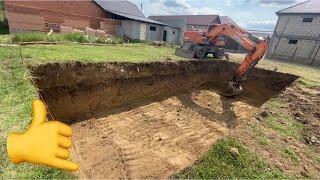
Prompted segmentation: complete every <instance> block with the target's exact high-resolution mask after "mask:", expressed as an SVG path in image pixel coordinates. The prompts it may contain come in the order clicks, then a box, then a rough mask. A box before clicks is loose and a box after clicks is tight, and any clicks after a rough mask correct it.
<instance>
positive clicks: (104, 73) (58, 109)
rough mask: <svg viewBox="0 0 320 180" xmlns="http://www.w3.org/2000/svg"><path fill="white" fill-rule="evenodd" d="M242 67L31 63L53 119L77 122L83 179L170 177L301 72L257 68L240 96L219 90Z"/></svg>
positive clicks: (247, 119) (213, 63)
mask: <svg viewBox="0 0 320 180" xmlns="http://www.w3.org/2000/svg"><path fill="white" fill-rule="evenodd" d="M236 67H237V64H235V63H230V62H227V61H179V62H163V63H160V62H153V63H140V64H130V63H100V64H99V63H98V64H90V63H88V64H82V63H70V64H46V65H41V66H36V67H30V69H31V71H32V73H33V75H34V76H35V77H36V78H35V82H36V85H37V86H38V88H39V89H40V94H41V96H42V97H43V98H44V100H45V102H46V103H47V105H48V107H49V111H50V112H51V114H52V116H53V117H54V119H59V120H61V121H63V122H65V123H69V124H70V125H72V127H73V130H74V135H73V142H74V146H73V158H74V159H75V160H76V161H77V162H79V163H80V166H81V168H80V177H81V178H167V177H169V176H170V175H172V174H173V173H176V172H178V171H180V170H182V169H184V168H186V167H187V166H190V165H192V164H193V163H194V162H195V161H196V160H197V159H199V158H200V157H202V156H203V154H204V153H206V152H207V151H208V150H209V148H210V147H211V146H212V145H213V144H214V143H215V142H216V141H217V140H218V139H220V138H223V137H226V136H228V135H230V134H233V132H237V131H238V129H240V130H241V127H242V126H245V125H246V124H247V122H251V121H250V119H251V118H252V117H254V116H255V114H256V113H257V112H259V108H260V107H261V106H262V105H263V104H264V103H265V102H267V101H268V100H270V99H271V98H273V97H274V96H277V95H279V94H281V93H283V90H285V89H286V87H289V86H290V85H291V84H292V83H293V82H294V81H295V80H296V79H297V78H298V77H297V76H294V75H290V74H283V73H278V72H273V71H268V70H263V69H258V68H256V69H254V71H253V72H252V74H251V76H250V78H249V79H248V80H247V82H246V83H245V84H244V92H243V94H242V95H240V96H238V97H236V98H231V99H229V98H225V97H223V96H220V92H221V90H222V89H223V88H224V87H226V85H227V83H228V80H230V79H231V76H232V74H233V72H234V70H235V69H236ZM315 116H317V114H315ZM240 130H239V134H243V133H246V131H240ZM248 136H249V134H243V137H248ZM241 137H242V136H241ZM241 137H240V138H241ZM244 141H245V140H244Z"/></svg>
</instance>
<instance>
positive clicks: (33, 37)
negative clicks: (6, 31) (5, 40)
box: [12, 32, 47, 42]
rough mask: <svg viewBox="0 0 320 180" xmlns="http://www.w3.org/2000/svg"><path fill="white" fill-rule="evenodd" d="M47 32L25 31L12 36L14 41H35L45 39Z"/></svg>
mask: <svg viewBox="0 0 320 180" xmlns="http://www.w3.org/2000/svg"><path fill="white" fill-rule="evenodd" d="M46 36H47V35H46V34H44V33H40V32H24V33H20V34H15V35H13V37H12V41H13V42H33V41H45V40H46Z"/></svg>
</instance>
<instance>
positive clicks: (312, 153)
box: [231, 83, 320, 179]
mask: <svg viewBox="0 0 320 180" xmlns="http://www.w3.org/2000/svg"><path fill="white" fill-rule="evenodd" d="M319 93H320V91H319V90H318V89H310V88H301V86H300V85H298V84H297V83H294V84H292V85H291V86H290V87H288V88H286V90H285V91H283V92H282V93H281V94H279V95H278V96H276V98H279V99H281V100H282V101H284V103H285V104H287V105H288V106H283V107H281V108H282V111H284V112H287V113H288V115H290V116H291V117H293V118H294V120H296V121H298V122H300V123H301V124H302V125H303V130H302V138H303V139H295V138H293V137H290V136H289V137H286V136H283V135H281V134H279V133H278V132H276V131H274V130H273V129H271V128H270V127H268V126H267V125H266V122H265V121H266V119H265V118H266V116H265V114H269V115H270V114H274V113H275V112H270V109H269V108H268V107H264V106H262V107H260V108H259V110H258V112H257V113H255V115H254V116H253V117H252V118H251V119H250V120H248V121H247V122H246V123H243V124H241V125H239V126H237V127H236V128H234V129H233V130H232V131H231V136H232V137H235V138H237V139H239V140H240V141H241V142H243V143H244V144H245V146H246V147H247V148H248V149H250V150H251V151H252V152H254V153H258V154H259V156H260V157H262V158H263V159H264V160H265V161H267V162H268V163H269V164H270V165H273V166H275V167H277V168H279V169H280V170H281V171H283V172H285V173H286V174H288V175H291V176H292V177H295V178H306V177H309V178H311V177H312V178H314V179H319V178H320V173H319V172H320V158H319V152H320V144H319V143H320V141H319V139H320V137H319V132H320V129H319V127H320V118H319V116H318V112H320V98H319V97H320V96H319V95H320V94H319ZM269 115H267V116H269ZM253 127H259V129H260V130H261V131H262V132H263V133H264V134H265V135H266V138H267V139H268V142H269V143H270V144H268V145H265V144H261V143H260V142H258V139H257V138H256V136H257V135H256V134H254V133H253V132H252V128H253ZM283 149H291V150H292V151H293V152H294V153H295V154H296V156H297V159H296V160H294V161H293V160H292V159H290V158H287V157H285V156H284V154H283V152H281V151H280V150H283Z"/></svg>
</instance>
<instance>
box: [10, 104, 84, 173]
mask: <svg viewBox="0 0 320 180" xmlns="http://www.w3.org/2000/svg"><path fill="white" fill-rule="evenodd" d="M71 134H72V129H71V128H70V127H69V126H67V125H65V124H63V123H61V122H58V121H50V122H48V121H47V110H46V106H45V104H44V103H43V102H42V101H40V100H35V101H33V102H32V123H31V125H30V127H29V129H28V130H27V131H26V132H25V133H12V134H10V135H9V137H8V140H7V151H8V156H9V158H10V160H11V161H12V162H13V163H15V164H19V163H21V162H31V163H36V164H43V165H47V166H52V167H56V168H59V169H64V170H68V171H76V170H78V168H79V166H78V165H77V164H76V163H73V162H71V161H68V160H67V159H68V158H69V157H70V152H69V150H68V149H69V148H70V147H71Z"/></svg>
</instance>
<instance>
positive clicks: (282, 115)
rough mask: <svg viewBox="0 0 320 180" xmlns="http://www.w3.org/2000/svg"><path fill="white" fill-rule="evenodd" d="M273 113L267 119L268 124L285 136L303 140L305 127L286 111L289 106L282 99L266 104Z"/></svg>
mask: <svg viewBox="0 0 320 180" xmlns="http://www.w3.org/2000/svg"><path fill="white" fill-rule="evenodd" d="M265 106H266V107H267V108H268V109H269V110H270V111H271V112H273V113H270V115H268V117H266V124H267V126H268V127H270V128H271V129H273V130H275V131H277V132H279V133H280V134H281V135H283V136H287V137H293V138H295V139H297V140H302V139H303V138H302V131H303V125H302V124H301V123H300V122H298V121H296V120H295V119H294V118H293V117H291V116H290V115H289V114H288V112H287V111H286V110H285V109H286V107H287V106H288V105H287V104H286V103H284V102H283V101H282V100H281V99H278V98H275V99H272V100H270V101H269V102H267V103H266V104H265Z"/></svg>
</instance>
